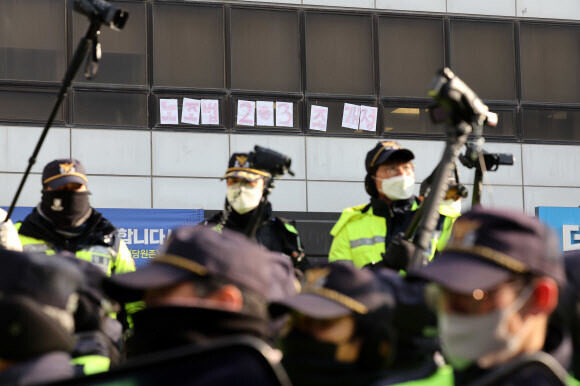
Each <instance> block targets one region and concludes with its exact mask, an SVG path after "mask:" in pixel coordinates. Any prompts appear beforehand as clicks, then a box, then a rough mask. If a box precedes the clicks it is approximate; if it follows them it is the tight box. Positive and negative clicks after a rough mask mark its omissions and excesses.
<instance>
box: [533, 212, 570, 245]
mask: <svg viewBox="0 0 580 386" xmlns="http://www.w3.org/2000/svg"><path fill="white" fill-rule="evenodd" d="M536 216H537V217H538V218H539V219H540V220H541V221H543V222H544V223H545V224H547V225H549V226H550V227H551V228H552V229H553V230H554V231H555V232H556V235H557V236H558V240H559V245H560V250H562V251H572V250H578V249H580V208H563V207H550V206H539V207H537V208H536Z"/></svg>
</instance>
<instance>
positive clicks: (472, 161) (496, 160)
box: [459, 143, 514, 172]
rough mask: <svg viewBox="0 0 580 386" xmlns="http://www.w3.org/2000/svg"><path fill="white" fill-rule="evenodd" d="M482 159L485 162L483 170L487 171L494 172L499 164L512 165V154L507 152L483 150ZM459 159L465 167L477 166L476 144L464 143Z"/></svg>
mask: <svg viewBox="0 0 580 386" xmlns="http://www.w3.org/2000/svg"><path fill="white" fill-rule="evenodd" d="M482 153H483V161H484V164H485V170H486V171H489V172H494V171H496V170H497V169H498V168H499V165H513V164H514V156H513V154H508V153H488V152H487V151H485V150H483V151H482ZM459 161H460V162H461V164H462V165H463V166H465V167H466V168H469V169H472V168H479V167H480V164H479V157H478V153H477V149H476V145H475V144H473V143H469V144H467V145H466V149H465V154H460V155H459Z"/></svg>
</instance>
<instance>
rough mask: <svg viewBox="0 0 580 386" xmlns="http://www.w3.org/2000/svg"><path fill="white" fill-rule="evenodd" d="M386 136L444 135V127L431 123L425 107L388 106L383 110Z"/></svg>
mask: <svg viewBox="0 0 580 386" xmlns="http://www.w3.org/2000/svg"><path fill="white" fill-rule="evenodd" d="M383 116H384V122H385V126H384V134H385V135H390V134H431V135H433V134H435V135H444V134H445V133H444V126H443V125H435V124H434V123H433V122H431V118H430V116H429V109H427V108H425V107H400V106H386V107H384V110H383Z"/></svg>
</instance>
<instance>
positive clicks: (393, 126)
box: [383, 106, 515, 137]
mask: <svg viewBox="0 0 580 386" xmlns="http://www.w3.org/2000/svg"><path fill="white" fill-rule="evenodd" d="M491 110H492V111H493V112H494V113H496V114H498V119H499V122H498V125H497V126H496V127H493V128H491V127H484V129H483V136H484V137H498V136H499V137H514V136H515V132H514V111H513V110H502V111H499V110H495V109H493V108H491ZM383 116H384V118H383V119H384V121H385V126H384V133H385V134H386V135H389V134H435V135H444V134H445V126H444V125H442V124H438V125H436V124H434V123H433V122H432V121H431V118H430V116H429V109H427V108H425V107H409V106H386V107H385V108H384V109H383Z"/></svg>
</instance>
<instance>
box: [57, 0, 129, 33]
mask: <svg viewBox="0 0 580 386" xmlns="http://www.w3.org/2000/svg"><path fill="white" fill-rule="evenodd" d="M67 6H68V7H69V8H72V9H74V10H75V11H77V12H79V13H82V14H83V15H85V16H87V17H88V18H89V19H91V20H93V19H97V20H98V21H100V22H101V23H103V24H106V25H108V26H109V27H111V28H113V29H117V30H121V29H123V27H125V23H126V22H127V19H128V18H129V13H127V12H126V11H124V10H122V9H121V8H119V7H115V6H114V5H112V4H111V3H109V2H108V1H105V0H69V1H68V3H67Z"/></svg>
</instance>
